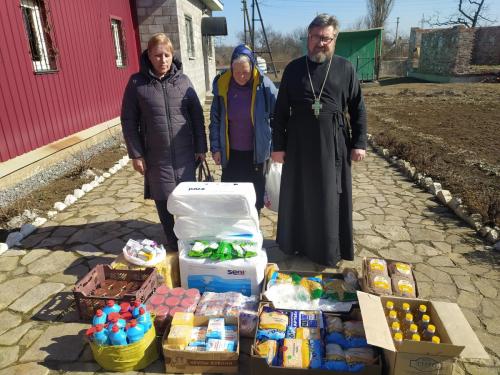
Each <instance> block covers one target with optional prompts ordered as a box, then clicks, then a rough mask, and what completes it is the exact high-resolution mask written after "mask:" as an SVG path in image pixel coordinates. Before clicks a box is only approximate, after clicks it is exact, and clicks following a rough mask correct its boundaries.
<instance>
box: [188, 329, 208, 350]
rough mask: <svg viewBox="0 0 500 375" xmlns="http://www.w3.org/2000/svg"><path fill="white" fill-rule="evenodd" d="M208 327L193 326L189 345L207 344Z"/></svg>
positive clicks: (203, 345)
mask: <svg viewBox="0 0 500 375" xmlns="http://www.w3.org/2000/svg"><path fill="white" fill-rule="evenodd" d="M206 339H207V327H193V329H192V330H191V338H190V340H189V346H202V347H205V346H206V344H207V343H206Z"/></svg>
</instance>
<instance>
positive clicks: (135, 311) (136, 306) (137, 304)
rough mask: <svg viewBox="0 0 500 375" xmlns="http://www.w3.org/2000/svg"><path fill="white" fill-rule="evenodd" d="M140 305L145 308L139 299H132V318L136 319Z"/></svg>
mask: <svg viewBox="0 0 500 375" xmlns="http://www.w3.org/2000/svg"><path fill="white" fill-rule="evenodd" d="M141 307H142V308H143V309H144V310H146V306H144V304H142V303H141V301H139V300H138V299H136V300H135V301H134V304H133V308H132V316H133V317H134V319H137V317H138V316H139V309H140V308H141Z"/></svg>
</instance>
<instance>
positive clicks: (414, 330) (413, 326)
mask: <svg viewBox="0 0 500 375" xmlns="http://www.w3.org/2000/svg"><path fill="white" fill-rule="evenodd" d="M415 334H418V326H417V325H416V324H410V329H409V330H408V332H407V334H406V337H407V338H408V340H410V339H413V335H415Z"/></svg>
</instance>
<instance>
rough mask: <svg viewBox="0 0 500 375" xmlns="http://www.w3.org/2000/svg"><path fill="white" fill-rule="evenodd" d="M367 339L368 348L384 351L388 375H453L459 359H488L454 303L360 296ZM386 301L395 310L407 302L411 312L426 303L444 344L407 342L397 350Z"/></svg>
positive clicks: (359, 294)
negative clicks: (392, 305)
mask: <svg viewBox="0 0 500 375" xmlns="http://www.w3.org/2000/svg"><path fill="white" fill-rule="evenodd" d="M358 300H359V305H360V308H361V314H362V316H363V325H364V327H365V333H366V339H367V341H368V343H369V344H371V345H373V346H378V347H380V348H382V349H384V357H385V360H386V365H387V368H388V373H389V374H408V375H412V374H425V375H451V374H452V372H453V365H454V363H455V361H456V359H457V358H462V359H489V356H488V354H487V353H486V351H485V350H484V348H483V346H482V345H481V343H480V342H479V339H478V338H477V336H476V335H475V334H474V331H473V330H472V328H471V326H470V325H469V323H468V322H467V319H466V318H465V316H464V315H463V313H462V311H461V310H460V307H458V305H457V304H455V303H449V302H437V301H428V300H423V299H415V298H401V297H394V296H382V297H379V296H375V295H373V294H368V293H364V292H358ZM387 300H391V301H394V302H395V304H396V306H401V304H402V303H403V302H408V303H409V304H410V306H411V308H412V309H414V308H415V307H416V306H417V305H418V304H420V303H425V304H426V305H427V306H428V307H429V312H430V316H431V322H432V324H434V325H435V326H436V330H437V332H439V335H440V337H441V344H433V343H430V342H423V341H422V342H415V341H409V340H404V341H403V343H402V344H401V345H400V346H399V347H396V346H395V345H394V341H393V340H392V337H391V333H390V330H389V325H388V324H387V323H386V318H385V313H384V308H383V306H384V305H385V302H386V301H387Z"/></svg>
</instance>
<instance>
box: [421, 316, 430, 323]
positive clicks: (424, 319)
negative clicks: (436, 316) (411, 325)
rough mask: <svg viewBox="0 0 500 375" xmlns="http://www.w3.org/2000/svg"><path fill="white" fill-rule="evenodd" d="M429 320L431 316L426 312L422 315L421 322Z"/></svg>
mask: <svg viewBox="0 0 500 375" xmlns="http://www.w3.org/2000/svg"><path fill="white" fill-rule="evenodd" d="M430 321H431V317H430V316H429V315H427V314H424V315H422V322H424V323H429V322H430Z"/></svg>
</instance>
